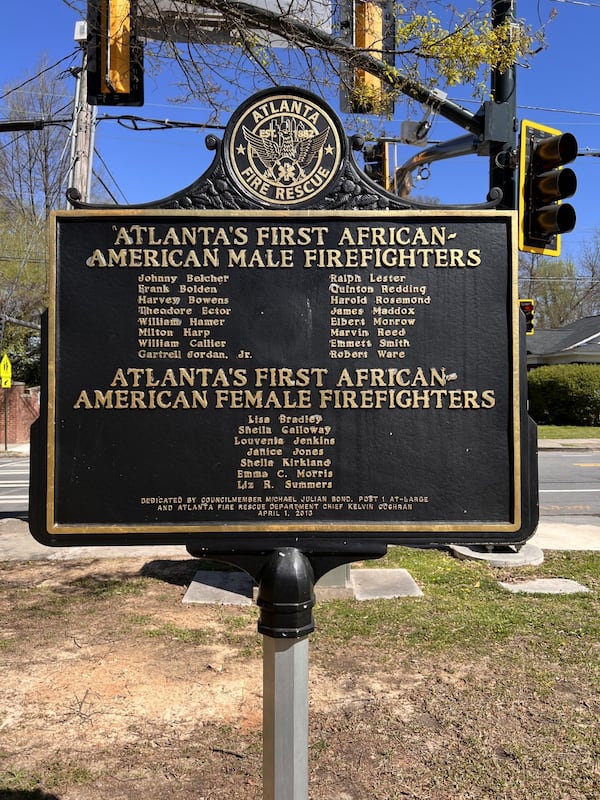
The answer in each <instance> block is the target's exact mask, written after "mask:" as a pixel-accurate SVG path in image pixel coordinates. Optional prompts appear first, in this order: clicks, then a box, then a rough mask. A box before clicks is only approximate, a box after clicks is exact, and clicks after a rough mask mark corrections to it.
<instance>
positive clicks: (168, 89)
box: [0, 0, 600, 259]
mask: <svg viewBox="0 0 600 800" xmlns="http://www.w3.org/2000/svg"><path fill="white" fill-rule="evenodd" d="M461 5H464V4H461ZM553 12H554V13H555V14H556V15H557V16H556V19H555V20H554V21H553V22H552V23H551V24H550V25H549V27H548V34H547V39H548V43H549V48H548V49H547V50H545V51H544V52H542V53H540V54H539V55H537V56H536V57H535V59H534V60H533V63H532V66H531V68H529V69H519V71H518V78H517V98H518V100H517V103H518V114H519V117H520V118H521V119H523V118H524V119H530V120H533V121H536V122H540V123H542V124H544V125H548V126H551V127H554V128H558V129H560V130H563V131H570V132H571V133H573V134H574V135H575V136H576V138H577V140H578V143H579V152H580V153H581V152H586V151H593V152H599V151H600V89H599V86H598V77H597V64H598V47H599V45H598V42H599V39H600V36H599V34H600V2H599V1H598V0H595V1H594V2H587V0H561V1H560V2H558V1H557V0H521V2H519V3H518V4H517V15H518V16H519V17H522V18H525V19H526V20H527V21H528V22H529V23H531V24H532V25H534V26H537V25H538V24H539V20H546V19H547V18H548V16H549V15H550V14H551V13H553ZM77 19H78V17H77V15H76V14H75V12H73V11H72V10H71V9H69V8H68V7H67V6H65V4H64V3H63V2H62V0H32V2H29V3H26V4H22V5H21V4H20V3H9V4H6V8H5V9H4V11H3V17H2V26H1V27H0V45H1V48H2V53H3V58H2V67H1V70H0V86H2V87H4V86H6V84H8V83H13V82H18V80H19V79H20V78H22V76H23V75H24V74H25V73H27V72H32V71H33V69H34V67H35V65H36V63H37V62H38V60H39V59H40V58H41V57H42V56H43V55H45V56H46V57H47V60H48V62H49V63H54V62H55V61H58V60H59V59H60V58H62V57H63V56H66V55H68V54H69V53H70V52H72V51H73V50H74V49H75V47H76V45H75V43H74V41H73V32H74V27H75V22H76V21H77ZM290 83H292V81H290ZM73 93H74V81H73V80H72V79H71V78H67V79H65V95H66V96H67V97H68V96H71V95H72V94H73ZM173 94H175V88H174V86H173V85H169V82H168V80H166V76H163V77H161V76H159V77H158V78H152V77H151V78H148V79H147V80H146V104H145V106H144V107H142V108H138V109H129V110H128V112H131V113H135V114H140V115H143V116H148V117H152V118H158V119H179V120H185V121H189V122H203V121H205V120H206V119H207V118H208V110H207V109H206V108H203V107H202V106H201V104H200V103H190V104H186V105H177V106H173V105H171V104H170V103H169V102H168V100H167V99H166V98H168V97H169V96H172V95H173ZM449 97H450V98H451V99H452V100H454V101H455V102H458V103H460V104H461V105H464V106H465V107H467V108H469V109H470V110H473V111H474V110H476V107H477V105H476V104H475V103H473V102H472V101H470V100H469V98H470V94H469V90H468V87H464V88H461V87H457V88H455V89H453V90H452V91H451V92H450V93H449ZM114 113H117V110H116V109H101V110H100V111H99V114H100V115H102V114H114ZM126 113H127V112H126ZM5 115H6V106H5V105H4V104H3V102H2V101H0V118H1V117H4V116H5ZM403 118H404V114H403V113H402V112H400V113H399V114H397V115H396V117H395V118H394V120H393V121H392V122H389V123H386V125H385V133H386V134H387V135H389V136H399V133H400V123H401V120H402V119H403ZM463 133H464V131H463V130H462V129H460V128H458V127H457V126H455V125H453V124H452V123H450V122H447V121H446V120H444V119H442V118H440V117H438V118H436V119H435V121H434V125H433V127H432V130H431V133H430V140H431V141H445V140H447V139H452V138H454V137H456V136H460V135H461V134H463ZM204 139H205V133H204V132H197V131H189V130H188V131H181V130H168V131H157V132H154V133H149V132H143V133H142V132H131V131H128V130H126V129H124V128H122V127H121V126H119V125H117V124H116V123H115V122H109V121H103V122H100V124H99V125H98V132H97V141H96V147H97V150H98V151H99V153H100V155H101V157H102V160H103V161H104V163H105V164H106V166H107V167H108V169H109V170H110V174H111V176H112V177H113V178H114V180H115V181H116V183H117V184H118V186H119V189H120V191H121V193H122V194H118V195H117V197H118V200H119V202H128V203H142V202H151V201H153V200H156V199H159V198H161V197H165V196H167V195H168V194H170V193H172V192H174V191H177V190H178V189H181V188H183V187H184V186H186V185H188V184H189V183H191V182H192V181H193V180H194V179H195V178H196V177H198V176H199V175H200V174H202V172H203V171H204V169H205V168H206V167H207V165H208V164H209V163H210V158H211V155H210V153H209V152H208V151H207V150H206V148H205V144H204ZM413 152H414V150H413V149H412V148H408V147H403V148H401V149H399V154H398V160H399V163H402V162H403V161H404V160H406V159H407V158H408V157H409V156H410V155H411V154H412V153H413ZM574 169H575V171H576V173H577V179H578V189H577V194H576V195H575V197H574V198H573V199H572V200H571V201H570V202H572V204H573V205H574V206H575V208H576V211H577V226H576V228H575V230H574V231H573V232H572V233H570V234H567V235H565V236H564V237H563V257H567V258H569V257H572V258H575V259H576V258H577V254H578V252H579V250H580V248H581V247H582V246H583V244H584V243H585V242H586V240H589V238H590V237H591V235H592V234H593V233H594V232H595V231H598V232H600V213H599V211H598V206H599V205H600V197H599V195H598V190H597V187H598V185H599V182H600V158H595V157H585V156H584V157H581V158H578V160H577V162H576V164H575V166H574ZM487 173H488V163H487V159H486V158H483V157H477V156H465V157H461V158H458V159H453V160H451V161H446V162H441V163H438V164H434V165H432V170H431V177H430V178H429V179H428V180H427V181H423V182H422V183H420V184H419V185H418V191H419V193H421V194H426V195H428V196H431V197H436V198H438V199H439V200H440V201H442V202H446V203H467V202H481V201H482V200H484V199H485V194H486V192H487V182H488V178H487ZM113 189H114V187H113Z"/></svg>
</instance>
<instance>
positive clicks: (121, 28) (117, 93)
mask: <svg viewBox="0 0 600 800" xmlns="http://www.w3.org/2000/svg"><path fill="white" fill-rule="evenodd" d="M135 4H136V0H88V58H87V75H88V97H87V100H88V103H89V104H90V105H106V106H117V105H124V106H141V105H143V104H144V74H143V72H144V65H143V46H142V44H141V43H140V42H139V41H138V40H137V37H136V36H135V15H136V5H135Z"/></svg>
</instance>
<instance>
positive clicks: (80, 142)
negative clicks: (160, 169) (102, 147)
mask: <svg viewBox="0 0 600 800" xmlns="http://www.w3.org/2000/svg"><path fill="white" fill-rule="evenodd" d="M75 41H76V42H79V44H80V46H81V49H82V65H81V69H80V70H79V72H78V74H77V76H76V77H77V81H76V85H75V102H74V108H73V125H72V128H71V167H70V170H69V179H68V182H69V185H68V187H67V188H69V189H71V188H73V189H77V191H78V192H79V195H80V198H81V200H83V201H84V202H89V199H90V191H91V183H92V161H93V155H94V137H95V132H96V108H95V106H90V105H89V104H88V102H87V49H86V42H87V23H85V22H78V23H76V25H75Z"/></svg>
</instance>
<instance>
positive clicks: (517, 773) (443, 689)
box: [0, 547, 600, 800]
mask: <svg viewBox="0 0 600 800" xmlns="http://www.w3.org/2000/svg"><path fill="white" fill-rule="evenodd" d="M176 566H177V564H176V563H174V565H173V566H172V567H171V568H170V569H169V571H168V575H169V581H165V580H161V579H160V578H159V577H146V578H144V579H143V580H139V578H136V577H133V578H132V577H128V578H126V579H124V580H123V581H122V582H121V589H120V590H119V588H118V586H117V584H116V581H115V579H114V576H111V575H109V574H98V575H96V576H94V575H92V576H88V577H86V578H84V579H82V578H81V577H76V578H68V577H66V576H65V579H64V580H63V581H62V583H61V582H60V581H58V580H57V574H56V568H55V567H54V566H53V565H47V564H46V565H43V564H42V565H40V569H46V570H47V571H48V575H50V576H51V577H52V580H53V581H55V582H56V585H53V586H51V587H50V586H44V587H40V586H34V585H31V576H28V575H27V576H25V577H24V578H23V579H22V582H21V583H20V584H18V583H17V579H18V574H17V572H18V569H17V571H15V570H14V568H13V572H15V574H14V575H13V578H12V580H13V585H12V586H7V587H6V588H5V589H2V588H1V587H0V601H1V602H2V603H3V605H1V606H0V612H3V614H4V617H3V619H4V624H5V626H6V627H7V628H9V627H10V636H11V638H10V639H9V640H8V641H10V642H11V643H12V646H11V647H10V649H8V650H7V649H5V650H4V651H3V652H2V651H0V656H3V657H4V660H5V662H6V666H7V669H10V670H11V671H10V675H11V676H12V677H11V680H12V681H16V683H13V684H11V683H10V682H7V681H6V679H5V686H4V690H5V696H4V697H3V698H2V699H3V700H4V707H5V708H7V709H9V708H10V707H11V706H10V704H11V703H12V702H14V700H13V695H14V691H15V686H16V685H18V675H20V671H21V670H23V671H26V670H27V669H28V668H29V665H30V664H41V665H42V666H43V668H44V669H46V667H45V665H46V664H49V665H50V669H51V671H54V672H56V670H57V669H60V670H63V671H68V672H71V671H73V670H74V668H75V667H78V671H75V672H74V674H77V675H78V676H79V679H78V681H77V682H73V689H72V692H73V694H74V695H75V698H76V700H77V702H78V703H81V702H83V701H79V700H78V698H79V697H83V698H84V699H85V697H86V696H88V694H87V692H89V697H93V694H92V693H93V692H97V691H103V687H104V685H105V682H106V681H109V680H110V679H111V675H112V674H118V675H126V676H128V677H127V686H128V689H130V690H131V693H132V698H133V699H135V697H136V691H135V681H136V675H137V673H136V672H135V671H133V670H132V664H131V662H130V661H128V660H127V657H126V654H127V653H130V652H133V651H134V650H135V652H136V654H137V653H138V652H140V651H141V653H142V654H146V656H147V660H148V664H147V666H144V663H142V662H143V659H142V660H138V659H137V658H136V659H135V661H134V665H135V670H138V671H139V673H140V681H141V682H142V683H147V682H148V681H149V680H155V681H156V684H155V685H156V687H157V691H158V690H159V689H160V690H162V691H168V690H169V686H170V685H171V684H170V682H169V677H170V676H171V675H172V677H173V683H172V685H173V686H174V687H176V688H178V687H179V685H180V682H181V680H182V679H183V677H182V676H184V675H186V676H189V681H190V692H189V709H188V708H187V707H186V711H185V717H186V722H185V724H183V725H180V724H179V723H178V719H177V716H176V715H175V716H173V718H172V719H171V718H170V717H169V718H165V717H164V714H163V712H162V711H159V712H156V713H154V712H153V705H152V702H148V704H147V705H146V706H145V707H144V708H143V709H142V710H140V709H137V710H136V705H135V703H134V702H132V703H131V705H130V704H129V700H128V699H127V698H125V699H123V697H121V696H120V695H119V696H118V697H115V698H112V697H111V695H110V692H109V693H108V694H106V696H104V695H103V698H104V699H103V701H102V702H103V706H102V713H101V714H100V713H98V714H95V715H94V724H93V725H92V724H89V721H88V722H86V724H85V725H83V724H82V719H79V717H78V715H76V714H72V713H69V714H65V710H64V708H65V706H64V694H63V700H62V701H60V700H59V699H58V696H57V699H56V700H54V698H53V695H52V692H51V691H49V692H45V691H44V692H42V705H41V707H38V706H37V705H36V706H35V707H33V706H30V708H29V709H28V713H27V714H26V715H23V716H21V717H20V719H19V723H18V725H16V724H14V723H12V722H11V721H10V719H7V720H5V721H4V722H6V724H4V725H3V728H2V730H1V731H0V747H1V748H2V749H1V750H0V800H44V799H45V800H58V798H59V797H64V798H65V799H66V798H67V797H71V798H81V800H84V798H85V800H102V798H104V797H119V798H121V800H136V799H137V798H139V797H144V798H145V800H161V798H164V797H171V796H175V795H177V796H179V795H181V796H183V795H184V794H186V795H192V794H193V793H194V792H196V793H197V792H198V787H201V792H202V795H203V796H206V797H211V798H212V800H227V798H229V797H232V796H233V797H236V798H238V800H256V798H257V797H258V795H259V793H260V788H259V787H260V781H261V775H260V752H261V737H260V720H259V721H258V722H256V721H255V722H254V723H253V724H250V723H249V722H248V723H247V722H246V721H245V717H244V715H243V713H242V712H243V711H244V709H245V708H246V706H245V705H244V704H242V705H240V706H239V708H238V705H235V709H234V716H233V717H232V718H231V719H233V720H234V721H233V722H232V721H231V719H227V718H223V719H221V718H216V719H215V720H214V721H211V718H210V716H208V717H207V718H204V717H203V709H204V706H207V707H208V708H209V709H210V703H211V697H217V696H220V694H215V692H218V693H222V692H225V693H227V692H229V693H231V691H232V688H231V687H232V686H234V691H233V695H234V696H235V698H237V697H238V689H241V688H242V685H243V683H244V680H245V676H246V672H248V673H249V672H250V671H251V670H256V669H257V661H258V659H259V658H260V644H261V642H260V640H261V637H260V636H259V635H258V634H257V632H256V624H255V621H256V615H257V613H258V612H257V610H256V608H255V607H252V608H250V609H248V610H247V611H246V610H245V609H244V610H242V609H239V608H237V609H236V608H228V607H212V606H202V607H198V608H190V609H182V608H181V595H182V587H183V585H184V581H183V578H184V577H185V576H186V575H188V574H189V575H191V574H192V572H193V571H192V570H190V569H189V566H188V565H187V564H185V563H183V562H182V563H181V565H180V567H179V569H180V573H178V574H176V573H175V567H176ZM364 566H366V567H369V568H372V569H379V568H382V567H386V568H404V569H407V570H408V571H409V572H410V574H411V575H412V577H413V578H414V579H415V580H416V581H417V583H418V584H419V585H420V587H421V588H422V590H423V596H422V597H418V598H415V597H403V598H396V599H390V600H378V601H369V602H358V601H355V600H335V601H330V602H321V601H320V602H318V603H317V605H316V607H315V611H314V614H315V621H316V625H317V629H316V631H315V633H314V634H312V635H311V637H310V651H311V656H310V660H311V692H313V691H314V695H312V697H313V700H314V702H313V700H311V702H313V705H312V706H311V717H310V737H311V741H312V744H311V750H310V760H311V779H310V780H311V787H312V794H313V795H314V796H315V797H317V796H319V797H325V798H326V797H332V796H333V790H332V786H334V785H335V787H336V789H335V791H336V792H337V793H338V794H339V796H340V797H341V796H346V797H348V798H350V797H369V798H370V800H409V798H414V799H415V800H416V798H419V799H420V798H423V800H424V798H427V799H428V800H475V798H477V799H478V800H479V799H481V800H522V798H525V797H526V798H528V800H548V798H550V800H595V799H596V798H598V797H600V729H599V727H598V718H599V717H600V659H599V658H598V654H599V652H600V552H547V553H546V554H545V560H544V562H543V563H542V564H540V565H537V566H530V567H518V568H512V567H502V568H499V567H492V566H490V565H488V564H486V563H484V562H480V561H461V560H458V559H455V558H453V557H452V556H451V555H450V553H448V552H446V551H443V550H418V549H411V548H406V547H390V548H389V552H388V554H387V555H386V556H385V558H383V559H379V560H375V561H372V562H366V563H365V564H364ZM186 570H187V571H186ZM174 576H175V577H178V578H181V580H179V579H178V580H177V581H174V580H173V577H174ZM541 577H544V578H552V577H557V578H558V577H560V578H570V579H572V580H576V581H578V582H579V583H581V584H583V585H584V586H585V587H587V588H588V589H589V590H590V591H589V592H588V593H587V594H576V595H544V594H538V595H526V594H522V595H520V594H512V593H510V592H508V591H506V590H505V589H503V588H502V587H501V586H500V581H509V582H510V581H520V580H523V579H526V578H541ZM25 578H26V579H25ZM15 587H18V588H15ZM41 600H47V601H48V602H50V603H52V601H53V600H57V601H60V603H59V604H58V608H60V610H61V615H49V616H47V615H45V613H44V607H43V603H42V602H41ZM91 609H96V610H97V613H95V614H94V615H92V614H91ZM30 633H31V635H30ZM7 635H8V634H7ZM92 643H93V644H98V643H100V646H99V648H98V649H97V650H96V651H93V650H90V648H91V647H92ZM199 646H201V647H203V646H208V647H215V646H219V648H220V649H219V653H220V655H219V658H221V659H222V661H221V662H219V663H222V664H223V670H222V673H221V672H219V673H218V674H217V673H216V672H213V671H212V670H207V666H206V665H207V658H208V655H207V652H203V651H202V650H201V649H199ZM209 655H210V658H212V655H211V654H209ZM100 658H101V659H102V662H100V661H99V659H100ZM244 660H246V662H247V663H245V664H242V665H241V667H240V661H244ZM100 663H102V664H105V665H106V669H105V670H96V671H95V672H96V673H97V674H96V678H97V680H98V681H99V683H93V682H92V677H91V676H92V675H93V673H94V670H93V669H92V667H93V665H94V664H100ZM210 663H212V662H210ZM128 670H129V671H128ZM230 674H231V675H233V676H234V677H235V676H237V677H235V680H238V679H239V683H235V685H234V684H230V683H229V682H228V681H229V678H228V675H230ZM153 676H154V678H153ZM215 676H216V677H215ZM240 676H241V677H240ZM185 680H188V677H186V678H185ZM73 681H75V679H73ZM213 683H214V685H213ZM204 687H206V691H205V688H204ZM211 687H212V689H211ZM211 691H212V692H213V693H212V694H211ZM246 691H249V690H247V689H246V688H245V687H244V692H246ZM140 696H142V695H140ZM244 696H245V695H244ZM68 697H70V695H68ZM248 697H250V695H248ZM319 697H320V698H321V699H320V700H319V699H318V698H319ZM61 702H62V705H61ZM69 702H70V701H69ZM95 702H97V703H100V699H99V698H98V699H95ZM123 703H125V705H123ZM186 703H187V700H186ZM235 703H236V704H237V703H238V700H237V699H236V700H235ZM68 707H69V709H70V708H71V706H70V705H69V706H68ZM176 708H177V704H176V703H175V704H174V709H176ZM248 708H249V709H252V704H251V703H250V702H249V703H248ZM124 709H125V713H126V718H127V719H128V720H129V722H128V724H127V727H126V728H125V729H124V731H123V732H121V733H119V728H118V726H117V727H116V728H115V730H114V731H113V730H112V728H110V724H111V717H110V715H111V714H112V715H113V716H112V719H114V720H118V719H120V718H121V715H123V713H124ZM142 712H143V713H142ZM174 713H175V712H174ZM106 715H108V716H106ZM79 716H81V715H79ZM238 717H239V720H238ZM252 719H253V717H252V716H251V715H250V716H249V717H248V720H252ZM166 720H167V721H166ZM188 720H191V721H192V722H190V723H189V724H188ZM0 721H2V720H0ZM196 723H197V724H196ZM44 725H49V726H51V730H50V731H49V734H48V736H46V738H45V739H44V738H43V737H41V735H40V731H41V730H43V729H44ZM73 726H76V727H73ZM227 726H229V727H227ZM104 728H106V730H109V731H110V735H108V736H107V735H106V732H105V730H104ZM63 732H64V733H65V737H64V741H63V740H62V738H61V737H62V734H63ZM69 733H70V735H71V737H72V738H71V739H69V737H68V736H67V735H66V734H69ZM32 742H33V743H34V744H35V747H34V746H33V744H32ZM44 742H45V743H44ZM90 753H93V757H92V756H90ZM134 775H135V780H132V776H134ZM46 792H50V793H51V794H46ZM336 796H338V795H337V794H336Z"/></svg>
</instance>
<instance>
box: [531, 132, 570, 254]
mask: <svg viewBox="0 0 600 800" xmlns="http://www.w3.org/2000/svg"><path fill="white" fill-rule="evenodd" d="M576 156H577V140H576V139H575V137H574V136H573V134H572V133H562V132H561V131H558V130H556V129H554V128H548V127H546V126H545V125H539V124H537V123H535V122H529V121H527V120H523V122H522V123H521V141H520V163H519V249H520V250H522V251H524V252H528V253H541V254H543V255H552V256H557V255H560V234H561V233H568V232H569V231H572V230H573V228H574V227H575V220H576V214H575V209H574V208H573V206H571V205H569V204H568V203H562V202H561V201H562V200H563V199H564V198H566V197H571V195H573V194H575V191H576V189H577V177H576V175H575V173H574V172H573V170H572V169H569V168H565V169H563V165H564V164H568V163H569V162H570V161H573V160H574V159H575V158H576Z"/></svg>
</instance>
